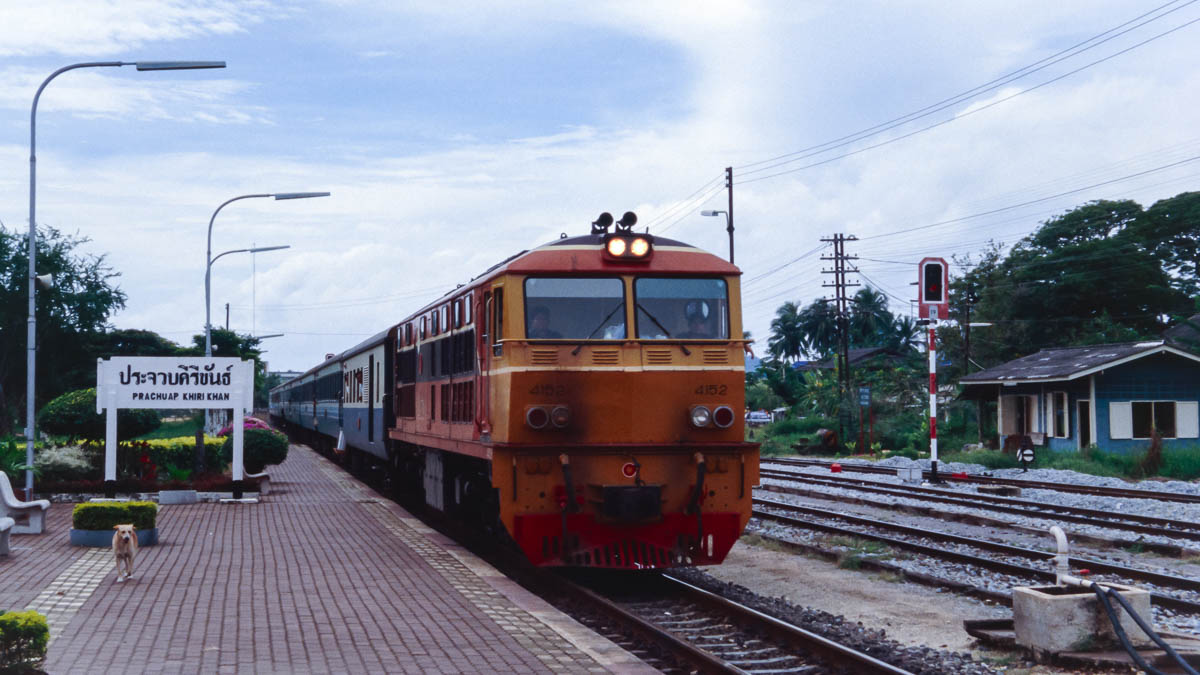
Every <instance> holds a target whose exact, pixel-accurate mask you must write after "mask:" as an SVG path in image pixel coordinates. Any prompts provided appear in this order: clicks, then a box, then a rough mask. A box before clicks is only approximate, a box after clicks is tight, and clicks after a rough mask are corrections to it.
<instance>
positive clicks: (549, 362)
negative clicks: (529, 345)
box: [529, 349, 558, 366]
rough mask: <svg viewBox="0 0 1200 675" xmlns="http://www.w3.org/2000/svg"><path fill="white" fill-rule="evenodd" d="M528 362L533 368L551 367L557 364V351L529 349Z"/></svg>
mask: <svg viewBox="0 0 1200 675" xmlns="http://www.w3.org/2000/svg"><path fill="white" fill-rule="evenodd" d="M529 362H530V363H532V364H533V365H535V366H553V365H555V364H557V363H558V350H557V349H530V350H529Z"/></svg>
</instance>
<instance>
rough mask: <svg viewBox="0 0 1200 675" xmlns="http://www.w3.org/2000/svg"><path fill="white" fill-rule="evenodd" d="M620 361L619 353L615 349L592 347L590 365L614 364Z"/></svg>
mask: <svg viewBox="0 0 1200 675" xmlns="http://www.w3.org/2000/svg"><path fill="white" fill-rule="evenodd" d="M620 362H621V353H620V352H619V351H617V350H615V349H593V350H592V365H595V366H615V365H617V364H618V363H620Z"/></svg>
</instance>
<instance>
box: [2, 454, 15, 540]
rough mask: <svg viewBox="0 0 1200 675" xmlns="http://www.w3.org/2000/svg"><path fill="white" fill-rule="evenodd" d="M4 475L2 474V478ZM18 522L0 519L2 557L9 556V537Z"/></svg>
mask: <svg viewBox="0 0 1200 675" xmlns="http://www.w3.org/2000/svg"><path fill="white" fill-rule="evenodd" d="M3 475H4V474H2V473H0V476H3ZM16 522H17V521H15V520H13V519H12V518H0V555H8V535H10V534H12V529H13V525H15V524H16Z"/></svg>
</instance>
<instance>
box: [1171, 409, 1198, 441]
mask: <svg viewBox="0 0 1200 675" xmlns="http://www.w3.org/2000/svg"><path fill="white" fill-rule="evenodd" d="M1198 413H1200V406H1198V405H1197V402H1196V401H1176V402H1175V437H1176V438H1200V415H1198Z"/></svg>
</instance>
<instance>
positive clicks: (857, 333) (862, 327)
mask: <svg viewBox="0 0 1200 675" xmlns="http://www.w3.org/2000/svg"><path fill="white" fill-rule="evenodd" d="M893 320H894V317H893V316H892V313H891V312H889V311H888V300H887V296H886V295H884V294H883V293H880V292H879V291H877V290H875V289H873V288H871V287H869V286H868V287H866V288H862V289H860V290H859V291H858V292H857V293H855V294H854V298H853V304H851V306H850V344H851V345H852V346H855V347H880V346H883V344H884V343H885V342H886V341H887V339H888V337H889V333H890V332H891V329H892V322H893Z"/></svg>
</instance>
